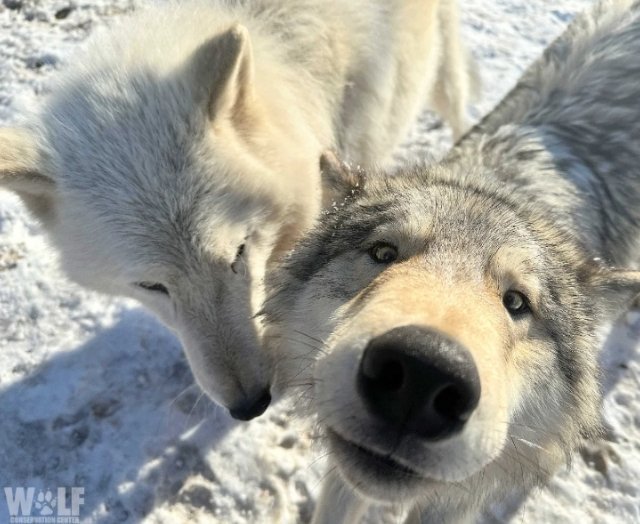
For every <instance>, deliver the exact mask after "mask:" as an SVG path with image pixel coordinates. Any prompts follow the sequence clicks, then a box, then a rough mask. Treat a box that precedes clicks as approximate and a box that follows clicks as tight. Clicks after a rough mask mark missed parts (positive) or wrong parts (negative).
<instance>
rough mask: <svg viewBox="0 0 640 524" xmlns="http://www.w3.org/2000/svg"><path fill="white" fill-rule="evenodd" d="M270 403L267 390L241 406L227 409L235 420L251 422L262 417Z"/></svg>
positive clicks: (269, 394) (269, 395)
mask: <svg viewBox="0 0 640 524" xmlns="http://www.w3.org/2000/svg"><path fill="white" fill-rule="evenodd" d="M270 403H271V393H269V390H268V389H267V390H265V391H263V392H262V394H261V395H259V396H258V397H257V398H252V399H250V400H249V401H248V402H245V403H244V404H242V405H239V406H236V407H234V408H231V409H229V414H230V415H231V416H232V417H233V418H235V419H236V420H251V419H252V418H256V417H259V416H260V415H262V414H263V413H264V412H265V410H266V409H267V408H268V407H269V404H270Z"/></svg>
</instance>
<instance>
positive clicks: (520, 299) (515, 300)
mask: <svg viewBox="0 0 640 524" xmlns="http://www.w3.org/2000/svg"><path fill="white" fill-rule="evenodd" d="M502 303H503V304H504V307H505V309H506V310H507V311H508V312H509V314H510V315H511V316H518V315H523V314H525V313H529V312H530V311H531V307H530V306H529V299H528V298H527V297H526V295H524V294H523V293H520V291H514V290H509V291H507V292H506V293H505V294H504V296H503V297H502Z"/></svg>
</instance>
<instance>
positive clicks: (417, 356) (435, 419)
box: [358, 326, 480, 440]
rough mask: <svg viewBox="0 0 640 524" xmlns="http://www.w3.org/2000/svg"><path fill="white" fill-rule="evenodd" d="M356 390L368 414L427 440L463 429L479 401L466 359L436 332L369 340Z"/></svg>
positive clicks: (405, 331) (406, 331)
mask: <svg viewBox="0 0 640 524" xmlns="http://www.w3.org/2000/svg"><path fill="white" fill-rule="evenodd" d="M358 391H359V393H360V396H361V397H362V399H363V400H364V402H365V404H366V405H367V408H368V409H369V411H370V412H371V414H372V415H373V416H375V417H377V418H378V419H381V420H383V421H384V422H386V423H388V424H390V425H391V426H392V427H393V428H394V429H397V430H398V431H401V432H405V433H413V434H414V435H418V436H419V437H421V438H423V439H426V440H440V439H444V438H447V437H450V436H452V435H454V434H455V433H457V432H459V431H460V430H462V427H463V426H464V424H465V422H466V421H467V420H468V418H469V417H470V416H471V414H472V413H473V411H474V410H475V409H476V407H477V406H478V402H479V401H480V378H479V376H478V370H477V368H476V366H475V363H474V361H473V358H472V357H471V354H470V353H469V352H468V351H467V350H466V349H465V348H464V347H463V346H462V345H460V344H459V343H457V342H455V341H453V340H452V339H450V338H448V337H447V336H446V335H444V334H443V333H440V332H438V331H435V330H432V329H428V328H424V327H419V326H404V327H399V328H395V329H392V330H391V331H388V332H386V333H384V334H382V335H380V336H378V337H376V338H373V339H372V340H370V341H369V344H368V345H367V347H366V348H365V351H364V354H363V356H362V361H361V363H360V369H359V373H358Z"/></svg>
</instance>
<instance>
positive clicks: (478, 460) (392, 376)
mask: <svg viewBox="0 0 640 524" xmlns="http://www.w3.org/2000/svg"><path fill="white" fill-rule="evenodd" d="M477 178H480V179H481V180H482V177H477ZM487 178H489V175H488V174H487ZM268 287H269V289H270V291H269V298H268V299H267V302H266V307H265V314H266V318H267V322H268V327H267V340H269V341H270V343H271V348H272V351H273V352H274V353H275V356H274V358H275V361H276V362H277V363H278V364H277V369H276V378H275V383H276V386H277V388H278V389H280V390H281V391H282V390H287V389H291V390H292V391H293V393H294V394H296V397H298V396H299V398H301V399H308V400H309V404H308V408H309V411H310V413H311V414H313V415H316V416H317V420H318V423H319V425H320V428H321V430H322V431H323V434H324V435H325V437H326V438H325V441H326V443H327V445H328V447H329V448H330V453H331V457H332V460H333V461H334V462H335V463H336V465H337V468H338V470H339V471H340V473H341V475H342V476H343V477H344V478H345V479H346V480H347V482H348V483H349V484H350V485H352V486H353V487H354V488H355V489H356V490H358V491H359V492H361V493H362V494H364V495H365V496H369V497H373V498H375V499H376V500H379V501H380V500H387V501H390V502H391V501H395V502H400V501H403V502H409V501H416V500H418V497H423V496H426V497H431V498H429V500H431V501H432V502H433V501H434V500H450V497H452V496H455V495H456V494H460V495H461V496H464V495H465V493H466V494H468V495H469V496H470V497H478V498H480V497H481V494H483V493H485V492H487V491H490V490H491V489H495V488H494V486H496V485H499V486H502V488H503V489H504V487H505V485H506V486H511V487H513V486H514V485H520V484H522V483H526V484H530V483H532V482H536V481H539V480H542V479H543V478H545V477H546V476H547V475H548V474H549V473H550V472H552V471H553V468H554V467H556V466H557V464H558V463H559V462H560V461H562V460H563V459H565V458H566V453H568V452H569V451H570V450H571V448H572V447H574V446H575V444H576V443H577V442H578V441H579V439H580V438H581V436H584V435H591V434H593V433H595V432H597V431H598V420H599V419H598V408H599V390H598V383H597V372H596V354H597V351H598V349H599V346H598V341H597V337H596V334H597V330H598V328H599V326H601V325H602V324H603V323H604V322H606V321H608V320H610V318H611V316H612V315H614V314H616V313H617V312H619V311H620V309H621V308H622V307H623V305H624V304H625V301H627V300H629V299H630V298H631V296H632V294H634V293H636V292H637V291H638V290H639V289H640V274H638V273H635V272H632V271H616V270H611V269H609V268H606V267H602V266H601V265H598V263H596V262H594V261H593V260H588V259H587V257H586V256H585V254H584V252H583V251H582V250H581V249H580V248H579V246H577V245H576V244H575V242H574V240H573V239H572V237H570V236H568V235H566V234H564V233H562V232H560V231H558V230H557V228H556V227H554V224H552V223H549V222H548V221H546V220H545V217H544V216H541V215H540V214H538V213H537V212H536V210H535V209H534V208H532V207H531V206H529V205H528V204H527V203H522V202H518V201H517V200H515V199H514V198H512V197H511V196H510V195H508V194H503V193H502V192H501V191H500V190H499V188H495V187H492V186H491V185H490V184H489V183H488V182H487V183H486V185H479V184H478V183H473V182H472V181H471V180H469V181H465V180H464V175H462V174H457V176H452V175H451V174H450V173H449V172H448V171H447V169H446V168H434V169H432V170H431V171H430V172H428V173H426V174H424V173H423V174H415V175H403V176H397V177H389V178H382V179H378V180H376V179H372V180H367V183H366V184H365V186H364V188H360V189H359V190H358V191H356V194H355V195H354V196H352V197H350V198H348V199H347V200H346V201H345V203H344V205H343V206H339V207H338V208H337V209H336V210H334V211H333V212H332V213H331V214H329V215H327V216H326V217H325V219H324V221H323V225H322V227H320V228H318V229H317V230H316V231H315V232H313V233H312V234H311V235H309V236H308V237H307V238H306V239H305V240H303V241H302V242H301V243H300V244H299V245H298V246H297V247H296V248H295V249H294V250H293V251H292V253H291V255H290V256H289V257H288V258H287V259H286V261H285V263H284V264H283V267H282V269H281V270H280V271H279V272H275V273H274V274H273V277H272V279H270V281H269V286H268ZM452 486H454V487H453V488H452ZM440 497H442V498H441V499H440ZM427 506H428V504H427Z"/></svg>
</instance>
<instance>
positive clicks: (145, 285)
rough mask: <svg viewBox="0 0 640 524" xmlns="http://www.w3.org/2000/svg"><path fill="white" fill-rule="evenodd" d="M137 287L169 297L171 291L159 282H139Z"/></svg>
mask: <svg viewBox="0 0 640 524" xmlns="http://www.w3.org/2000/svg"><path fill="white" fill-rule="evenodd" d="M136 285H137V286H138V287H141V288H142V289H146V290H147V291H153V292H154V293H162V294H163V295H167V296H169V290H168V289H167V288H166V286H165V285H164V284H159V283H157V282H138V283H137V284H136Z"/></svg>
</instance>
